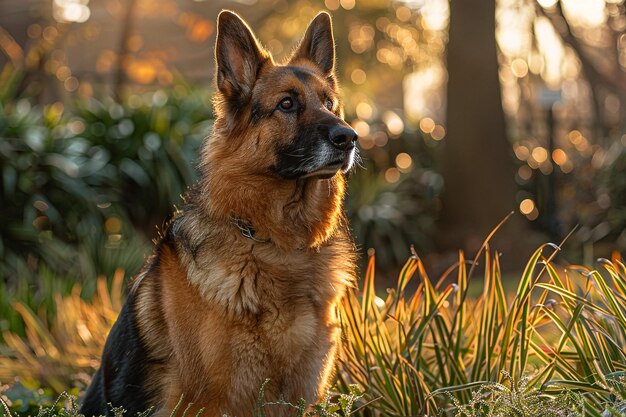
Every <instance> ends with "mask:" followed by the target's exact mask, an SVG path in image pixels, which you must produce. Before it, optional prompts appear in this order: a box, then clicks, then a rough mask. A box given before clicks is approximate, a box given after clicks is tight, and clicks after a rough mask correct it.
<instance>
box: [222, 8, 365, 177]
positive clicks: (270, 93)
mask: <svg viewBox="0 0 626 417" xmlns="http://www.w3.org/2000/svg"><path fill="white" fill-rule="evenodd" d="M215 60H216V67H217V70H216V83H217V90H218V92H217V94H216V106H215V108H216V130H217V131H218V134H217V135H215V136H216V138H215V140H214V143H212V144H211V145H212V146H214V147H220V148H221V150H222V152H219V154H220V158H230V157H233V158H238V160H239V161H242V160H246V164H245V167H240V168H241V169H244V170H245V171H246V173H247V174H258V175H271V176H277V177H279V178H282V179H285V180H294V179H301V178H330V177H333V176H334V175H335V174H337V173H338V172H340V171H342V172H344V173H345V172H347V171H348V170H350V168H351V167H352V165H353V161H354V158H355V152H356V150H355V142H356V139H357V134H356V132H355V131H354V130H353V129H352V128H351V127H350V126H349V125H348V124H347V123H346V122H345V121H344V120H343V108H342V105H341V101H340V99H339V96H338V85H337V80H336V77H335V47H334V40H333V33H332V25H331V19H330V15H328V14H327V13H324V12H322V13H320V14H318V15H317V16H316V17H315V18H314V19H313V20H312V21H311V23H310V25H309V27H308V29H307V31H306V33H305V35H304V38H303V39H302V41H301V42H300V45H299V46H298V48H297V49H296V50H295V52H294V53H293V55H292V56H291V57H290V58H289V59H288V60H287V61H286V63H285V64H276V63H275V62H274V60H273V58H272V56H271V55H270V54H269V53H268V52H267V51H265V50H264V49H263V48H262V47H261V46H260V45H259V43H258V42H257V40H256V38H255V36H254V34H253V33H252V31H251V30H250V28H249V27H248V25H247V24H246V23H245V22H244V21H243V20H242V19H241V18H240V17H239V16H237V15H236V14H235V13H233V12H230V11H223V12H221V13H220V15H219V17H218V32H217V40H216V46H215ZM233 160H234V159H233ZM223 162H226V161H223Z"/></svg>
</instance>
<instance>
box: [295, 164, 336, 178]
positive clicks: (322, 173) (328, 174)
mask: <svg viewBox="0 0 626 417" xmlns="http://www.w3.org/2000/svg"><path fill="white" fill-rule="evenodd" d="M343 165H344V161H337V162H333V163H331V164H328V165H326V166H323V167H321V168H319V169H316V170H315V171H313V172H309V173H308V174H306V175H304V176H303V177H302V178H318V179H321V180H326V179H329V178H332V177H334V176H335V174H337V172H339V170H341V169H342V167H343Z"/></svg>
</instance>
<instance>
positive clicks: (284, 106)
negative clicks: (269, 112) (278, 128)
mask: <svg viewBox="0 0 626 417" xmlns="http://www.w3.org/2000/svg"><path fill="white" fill-rule="evenodd" d="M278 107H280V109H281V110H292V109H293V107H294V105H293V99H292V98H291V97H285V98H284V99H282V100H281V101H280V103H278Z"/></svg>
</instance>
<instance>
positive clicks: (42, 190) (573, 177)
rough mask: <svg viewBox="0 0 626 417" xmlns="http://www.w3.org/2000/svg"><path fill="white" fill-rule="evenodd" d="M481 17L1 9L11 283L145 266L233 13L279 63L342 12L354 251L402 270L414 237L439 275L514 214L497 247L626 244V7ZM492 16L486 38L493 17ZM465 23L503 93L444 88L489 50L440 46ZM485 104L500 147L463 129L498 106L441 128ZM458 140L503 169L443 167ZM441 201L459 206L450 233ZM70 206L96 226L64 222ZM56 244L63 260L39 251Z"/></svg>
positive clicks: (141, 2)
mask: <svg viewBox="0 0 626 417" xmlns="http://www.w3.org/2000/svg"><path fill="white" fill-rule="evenodd" d="M459 7H460V6H459ZM465 7H467V6H465ZM473 7H474V9H475V13H474V14H473V16H474V17H473V19H474V20H472V21H469V20H468V19H465V20H464V17H463V15H459V16H456V17H455V16H451V14H453V13H454V10H451V6H450V4H449V3H448V1H446V0H415V1H401V0H398V1H382V0H325V1H324V2H322V1H312V0H299V1H287V0H239V1H215V0H211V1H209V0H207V1H191V0H185V1H174V0H160V1H154V0H30V1H24V0H3V1H2V2H1V3H0V68H1V72H0V102H1V103H2V112H3V116H2V117H3V120H2V124H0V134H1V136H2V138H3V139H2V140H3V142H4V143H3V144H2V149H0V154H2V158H3V159H2V161H3V164H4V167H3V168H2V169H3V176H4V177H3V179H4V180H3V189H2V190H3V195H2V199H3V202H2V204H3V208H2V211H3V213H2V217H3V220H4V222H5V223H6V224H7V226H3V227H4V229H3V230H2V251H3V256H4V261H3V273H4V274H5V275H7V276H9V277H10V276H14V275H15V271H24V270H27V271H31V273H33V272H36V271H37V270H38V269H40V268H41V266H42V265H48V264H51V265H52V266H50V268H51V269H52V270H54V271H56V270H57V269H58V265H56V264H55V261H56V260H58V259H64V258H63V256H68V257H69V258H70V259H74V258H73V255H72V254H74V253H75V252H76V251H78V253H79V254H80V256H79V257H78V259H79V260H80V261H78V262H74V263H71V265H69V266H63V267H61V268H60V269H61V271H62V273H64V274H68V275H80V274H82V275H85V274H86V275H87V276H94V275H96V274H99V273H105V274H109V273H111V272H112V270H113V269H114V265H113V264H114V263H117V266H120V265H121V266H124V267H125V268H127V269H128V270H130V271H133V270H136V268H137V267H138V265H139V264H140V263H141V259H142V256H143V253H144V251H145V250H146V248H147V247H149V244H148V243H147V242H148V241H149V238H151V237H153V236H154V235H155V230H156V229H155V225H158V224H160V222H161V219H162V217H163V216H165V215H166V214H167V211H169V210H170V208H171V204H172V203H175V204H180V199H179V197H178V196H179V195H180V194H181V193H182V192H184V190H185V188H186V186H187V185H188V184H189V183H191V182H192V181H193V180H194V178H195V171H194V169H193V164H194V158H195V149H196V147H197V145H198V143H199V142H200V141H201V140H202V137H204V136H205V135H206V134H207V133H208V132H209V131H210V128H211V111H210V97H211V88H212V77H213V71H214V62H213V43H214V39H215V19H216V16H217V14H218V12H219V11H220V10H221V9H223V8H229V9H232V10H235V11H237V12H239V13H240V14H241V15H242V16H243V17H244V18H245V19H246V20H247V21H248V22H249V23H250V26H251V27H252V28H254V30H255V32H256V33H257V35H258V36H259V38H260V40H261V42H262V43H263V44H264V45H265V46H266V48H267V49H268V50H269V51H271V52H272V53H273V54H274V56H275V57H277V58H278V59H281V58H285V57H287V56H288V54H289V53H290V51H292V50H293V48H294V46H295V45H296V43H297V41H298V39H299V36H301V34H302V32H303V30H304V28H305V27H306V25H307V24H308V22H309V21H310V19H311V18H312V17H313V16H314V15H315V14H316V13H317V12H318V11H320V10H328V11H330V12H331V14H332V15H333V19H334V28H335V38H336V44H337V54H338V63H337V64H338V65H337V68H338V75H339V79H340V81H341V84H342V89H343V96H344V100H345V107H346V114H347V118H348V119H349V122H350V123H351V124H352V125H353V127H354V128H355V129H356V130H357V132H358V133H359V136H360V138H359V147H360V149H361V152H362V154H363V156H364V161H365V162H364V166H365V169H362V170H361V171H360V172H358V173H357V174H355V175H354V176H353V178H352V179H351V184H350V193H349V194H350V195H349V198H348V201H347V209H348V212H349V215H350V218H351V224H352V227H353V230H354V233H355V236H356V240H357V244H358V245H359V247H360V249H361V250H362V251H363V252H364V253H365V252H366V251H367V250H368V249H370V248H374V249H375V250H376V253H377V256H378V260H379V267H380V268H382V269H389V270H393V269H394V268H398V267H399V265H401V262H402V261H403V260H404V259H405V258H406V256H407V255H408V254H409V246H410V245H411V244H414V245H415V247H416V248H417V250H418V253H419V254H420V255H421V256H424V257H425V259H427V260H428V262H430V264H432V265H437V264H438V263H439V262H440V260H441V259H442V257H445V254H446V253H449V252H450V251H453V250H454V249H456V248H459V247H461V248H465V249H469V250H472V249H476V248H477V245H479V244H480V241H481V240H482V238H484V237H485V236H486V234H487V233H488V232H489V230H490V228H491V227H493V226H495V225H496V224H497V223H498V222H499V221H500V220H501V219H502V218H503V217H504V216H505V215H506V214H507V213H508V212H509V211H511V210H515V211H516V213H517V214H516V215H515V216H514V218H517V219H518V220H517V221H515V220H514V222H517V223H516V225H517V226H515V227H511V229H510V231H509V232H507V231H506V230H503V235H502V236H503V237H502V246H503V250H504V251H505V253H506V251H507V249H508V250H512V251H515V250H517V249H520V248H521V249H522V250H524V248H530V247H532V246H533V245H535V244H536V243H537V242H542V241H560V240H561V239H563V238H564V237H565V236H566V235H568V234H569V233H570V232H571V231H572V230H574V233H573V234H572V236H570V238H569V241H568V242H570V243H571V244H572V249H571V250H570V252H569V255H568V256H570V258H571V260H576V259H582V258H588V259H593V257H596V256H600V255H603V256H604V255H607V253H606V252H607V251H609V250H610V249H608V248H618V249H621V250H624V249H625V248H626V232H625V231H624V229H625V225H626V175H625V174H626V172H625V170H626V151H625V149H626V134H625V132H626V128H625V126H626V34H625V32H626V14H625V5H624V1H623V0H584V1H581V0H561V1H557V0H498V1H497V2H496V4H495V7H494V5H493V3H489V2H488V1H485V2H483V5H476V6H473ZM494 17H495V31H494V30H492V29H490V28H492V26H493V25H492V24H487V23H489V21H491V22H493V19H494ZM455 19H456V20H455ZM454 25H458V26H459V27H460V26H461V25H465V26H466V27H467V26H468V25H469V28H470V29H471V31H473V32H475V33H476V34H477V36H485V37H487V38H489V37H490V38H492V39H494V38H495V41H496V45H497V49H496V51H495V53H497V55H496V57H497V60H495V59H494V60H493V62H492V61H486V62H485V63H484V68H485V71H487V70H488V69H490V68H491V67H494V68H493V69H494V70H495V71H497V72H496V73H497V74H498V76H497V77H495V78H498V80H496V79H495V78H494V82H493V83H492V84H489V86H488V89H487V87H486V88H485V89H484V90H483V89H482V87H481V86H480V85H478V83H479V82H481V81H479V80H478V79H477V80H476V83H477V85H475V86H470V85H469V84H472V83H469V84H468V83H466V84H465V86H467V87H476V88H480V90H479V92H478V93H477V92H476V91H474V90H473V89H471V88H468V89H467V91H464V90H463V89H464V88H465V87H464V86H463V85H461V86H460V87H459V86H458V84H457V85H456V86H455V87H453V88H454V91H449V89H448V80H449V75H451V76H452V75H453V74H454V73H455V71H456V72H457V73H458V72H461V73H462V72H463V71H464V68H463V65H458V64H456V63H457V62H459V61H458V60H453V59H452V57H451V56H448V54H452V53H453V51H457V52H458V51H460V53H461V54H463V53H466V54H467V55H468V56H475V57H476V56H481V53H482V52H481V51H482V48H478V49H472V48H475V46H472V45H471V44H470V43H469V39H468V44H467V46H466V45H465V44H464V43H463V42H462V40H461V41H458V40H457V41H454V42H455V43H454V45H453V44H452V43H450V44H449V42H448V41H449V33H452V31H451V29H452V27H453V26H454ZM477 39H478V38H477ZM453 46H454V47H455V48H456V49H453ZM457 52H454V53H455V54H456V53H457ZM486 52H487V55H489V51H486ZM448 58H449V61H450V63H451V64H450V65H455V67H454V68H453V67H449V65H448ZM453 62H454V63H453ZM495 67H497V68H495ZM450 85H451V86H452V85H455V84H452V83H451V84H450ZM481 85H482V84H481ZM451 88H452V87H451ZM492 90H493V91H492ZM493 92H495V94H496V95H495V96H494V97H501V101H499V102H498V110H497V111H496V112H495V113H502V114H503V115H504V118H505V119H504V120H505V121H506V124H503V125H502V127H501V128H500V127H498V126H499V125H498V126H495V125H494V126H495V127H493V128H492V131H491V132H492V133H489V134H488V136H489V137H490V138H492V139H494V140H496V141H498V142H499V143H501V144H503V145H506V149H507V151H506V152H504V153H502V152H499V151H497V150H496V149H495V148H494V147H493V146H492V145H489V143H488V142H484V141H483V137H481V136H480V135H477V134H472V132H473V131H482V130H481V129H483V128H485V127H489V126H488V125H491V122H490V120H491V119H492V116H493V120H497V119H498V117H499V116H498V115H497V114H495V113H493V112H492V110H486V111H485V112H486V114H485V115H484V116H485V117H481V118H474V119H471V120H468V121H467V122H466V123H465V124H464V125H459V124H458V123H457V125H456V126H455V123H456V122H454V121H453V119H451V118H449V117H448V116H449V114H448V110H451V109H452V107H450V108H449V107H448V105H447V102H448V100H451V97H454V94H457V97H458V96H461V97H462V96H463V95H465V96H467V95H472V96H473V97H474V98H475V99H476V100H477V102H478V103H481V100H483V97H482V95H483V93H484V100H485V102H487V101H488V100H489V97H491V96H492V93H493ZM498 100H500V99H498ZM500 103H501V106H500ZM479 105H480V104H479ZM486 108H487V107H486ZM500 109H501V110H500ZM479 110H480V109H479ZM473 125H475V126H473ZM496 125H497V123H496ZM16 126H17V127H16ZM44 128H46V129H48V130H47V133H45V132H44V131H43V130H45V129H44ZM477 129H478V130H477ZM493 129H496V130H493ZM498 129H499V130H498ZM449 132H453V133H451V134H450V135H449ZM461 132H463V133H461ZM465 132H467V134H465ZM457 143H464V146H470V147H471V148H470V149H473V150H475V151H477V152H478V153H476V154H474V153H472V155H478V156H470V155H469V154H468V156H467V158H471V159H472V160H471V161H470V162H471V164H473V165H474V166H476V167H479V166H487V167H489V166H492V165H493V166H494V167H495V166H496V165H497V166H502V167H504V168H503V169H501V168H497V169H494V171H493V175H483V176H482V177H480V178H472V176H471V172H472V170H471V169H470V171H469V172H467V171H463V169H464V168H462V167H459V168H458V170H457V172H455V168H454V167H456V163H451V162H448V165H447V168H446V162H445V161H446V160H448V161H451V160H450V159H446V158H447V156H446V155H447V153H451V152H452V150H453V148H454V146H456V145H455V144H457ZM470 166H471V165H470ZM164 167H166V168H167V169H166V168H164ZM55 169H57V170H58V171H59V172H60V174H57V173H55V171H54V170H55ZM99 170H100V171H99ZM42 172H43V173H44V174H42ZM29 175H30V176H32V178H30V177H29ZM42 175H43V176H42ZM481 175H482V174H481ZM501 177H506V179H507V180H508V179H509V177H510V180H511V184H513V186H512V187H509V189H510V190H511V195H512V196H513V198H512V199H507V198H508V197H506V196H505V195H502V199H499V197H498V196H499V195H501V194H498V193H496V194H494V195H495V197H494V196H492V195H490V194H489V193H487V194H484V193H483V192H481V191H479V192H476V191H471V192H470V193H469V194H468V195H469V197H468V196H464V195H462V194H461V193H458V192H454V193H451V192H449V190H450V189H452V188H450V187H448V188H447V187H446V185H450V184H452V182H451V181H452V180H453V179H457V180H458V179H459V178H460V179H461V180H464V181H466V183H467V184H475V185H476V186H479V187H482V189H484V190H487V191H488V190H491V189H493V190H496V189H497V187H496V186H495V185H492V184H493V183H494V181H499V180H500V179H501ZM42 178H45V179H42ZM120 178H121V179H120ZM74 186H75V187H76V188H72V187H74ZM68 187H69V188H68ZM107 187H109V188H107ZM111 187H113V188H111ZM115 187H121V188H120V189H116V188H115ZM513 188H514V189H513ZM146 190H148V191H146ZM446 190H448V194H447V195H446ZM479 190H480V188H479ZM20 192H21V194H20ZM65 193H67V195H65ZM18 194H19V196H18ZM18 197H19V198H18ZM138 197H142V198H143V200H138V199H137V198H138ZM73 199H76V200H77V201H80V204H78V203H74V202H73V201H74V200H73ZM499 200H502V201H499ZM64 204H67V207H66V208H64V206H63V205H64ZM147 204H148V205H149V206H146V205H147ZM83 205H84V207H88V209H85V208H84V207H83ZM446 205H447V207H455V208H457V212H456V213H457V214H454V215H453V216H452V217H453V221H451V220H450V218H451V215H449V214H446V210H445V208H446ZM76 207H80V208H81V209H82V210H83V211H84V212H86V213H89V215H90V216H93V219H92V220H93V221H91V220H90V221H87V220H85V219H84V218H81V216H86V214H85V215H79V214H76V213H72V212H71V209H72V208H76ZM489 208H494V210H493V213H495V214H491V213H492V212H491V211H489V210H488V209H489ZM496 209H497V210H496ZM65 210H66V211H65ZM85 210H86V211H85ZM458 213H461V214H458ZM481 213H489V215H488V217H489V218H488V219H484V218H480V216H481ZM68 222H69V223H71V224H70V225H68V224H67V223H68ZM72 222H73V223H72ZM487 226H489V227H487ZM451 228H452V231H450V229H451ZM16 230H19V233H18V232H16ZM138 230H139V231H140V233H139V236H140V237H137V236H138V233H137V231H138ZM507 233H508V234H507ZM446 235H449V236H452V237H453V238H446V237H445V236H446ZM522 237H523V238H522ZM86 241H89V242H87V243H86ZM512 242H513V243H512ZM524 242H527V244H524ZM57 243H58V244H59V245H61V246H60V247H62V248H63V250H62V251H61V252H62V253H63V254H65V255H63V256H61V255H59V254H58V250H57V249H55V251H56V252H52V254H50V253H48V252H47V251H48V249H42V248H41V246H45V245H53V244H57ZM76 247H78V249H76ZM84 247H87V249H84ZM122 249H123V250H122ZM115 250H118V252H120V251H121V252H123V254H124V256H126V257H129V256H131V255H132V256H134V258H133V260H128V259H126V258H124V256H122V255H120V254H115V252H114V251H115ZM529 250H530V249H529ZM129 253H131V255H129ZM370 253H371V252H370ZM89 257H91V258H92V261H87V260H85V259H86V258H89ZM94 257H95V258H97V259H100V261H93V258H94ZM135 258H136V259H135ZM102 259H104V260H102ZM85 271H88V273H85Z"/></svg>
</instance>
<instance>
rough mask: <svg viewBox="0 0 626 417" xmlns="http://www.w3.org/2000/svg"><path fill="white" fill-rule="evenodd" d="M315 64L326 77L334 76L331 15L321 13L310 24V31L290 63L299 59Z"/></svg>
mask: <svg viewBox="0 0 626 417" xmlns="http://www.w3.org/2000/svg"><path fill="white" fill-rule="evenodd" d="M301 58H304V59H308V60H309V61H311V62H313V63H315V64H316V65H317V66H318V67H319V68H320V69H321V70H322V71H323V72H324V75H328V76H330V75H332V74H333V72H334V69H335V40H334V39H333V25H332V23H331V20H330V15H329V14H328V13H326V12H320V13H319V14H318V15H317V16H315V18H314V19H313V20H312V21H311V23H310V24H309V27H308V29H307V30H306V33H305V35H304V38H303V39H302V42H300V45H299V46H298V49H296V52H295V53H294V54H293V56H292V57H291V60H290V61H289V62H290V63H292V62H294V61H296V60H298V59H301Z"/></svg>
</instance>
